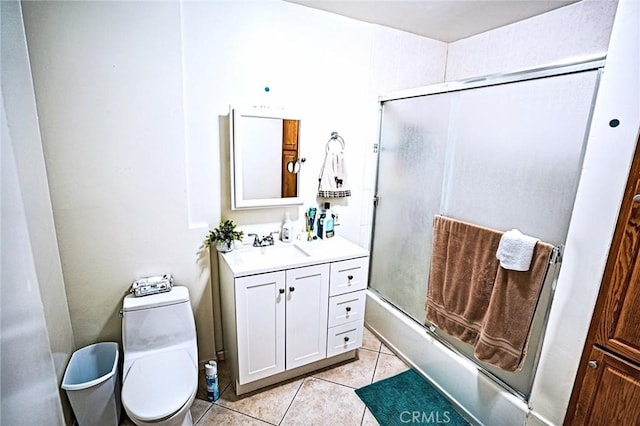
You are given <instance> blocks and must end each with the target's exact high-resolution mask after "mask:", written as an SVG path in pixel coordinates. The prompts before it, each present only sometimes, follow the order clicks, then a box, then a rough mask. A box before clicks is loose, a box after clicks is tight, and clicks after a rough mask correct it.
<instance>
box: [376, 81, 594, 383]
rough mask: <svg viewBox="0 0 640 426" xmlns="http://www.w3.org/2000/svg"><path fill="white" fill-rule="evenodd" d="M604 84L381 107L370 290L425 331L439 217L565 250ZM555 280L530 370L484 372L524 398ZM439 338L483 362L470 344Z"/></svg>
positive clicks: (459, 95) (535, 331)
mask: <svg viewBox="0 0 640 426" xmlns="http://www.w3.org/2000/svg"><path fill="white" fill-rule="evenodd" d="M597 78H598V71H589V72H581V73H575V74H568V75H561V76H555V77H547V78H544V79H537V80H530V81H522V82H517V83H510V84H503V85H497V86H489V87H482V88H476V89H469V90H464V91H458V92H449V93H440V94H434V95H425V96H419V97H415V98H409V99H400V100H394V101H386V102H384V104H383V109H382V126H381V134H380V145H379V149H380V151H379V165H378V184H377V195H378V197H379V205H378V207H377V208H376V209H375V222H374V231H373V241H372V257H371V275H370V286H371V287H372V288H373V289H375V290H376V291H378V292H379V293H380V294H381V295H382V296H383V297H384V298H385V299H387V300H388V301H389V302H391V303H392V304H394V305H395V306H397V307H398V308H399V309H401V310H403V311H404V312H406V313H407V314H408V315H409V316H411V317H412V318H414V319H415V320H416V321H418V322H420V323H423V324H424V321H425V311H424V302H425V297H426V292H427V286H428V283H427V281H428V276H429V268H430V258H431V246H432V242H431V240H432V220H433V216H434V215H435V214H442V215H445V216H449V217H453V218H456V219H460V220H464V221H468V222H471V223H475V224H478V225H482V226H486V227H490V228H494V229H497V230H500V231H506V230H509V229H511V228H518V229H520V230H521V231H522V232H524V233H526V234H530V235H534V236H536V237H537V238H539V239H541V240H543V241H546V242H549V243H551V244H554V245H559V244H562V243H564V241H565V238H566V234H567V229H568V226H569V221H570V217H571V212H572V209H573V203H574V199H575V193H576V189H577V186H578V180H579V177H580V171H581V167H582V157H583V151H584V142H585V140H586V131H587V128H588V123H589V117H590V114H591V107H592V103H593V97H594V91H595V87H596V83H597ZM555 272H556V268H554V269H553V273H551V274H549V276H548V279H547V281H546V282H545V286H544V288H543V291H542V296H541V298H540V302H539V305H538V309H537V311H536V315H535V319H534V324H533V327H532V333H531V337H530V341H529V347H528V355H527V359H526V361H525V365H524V368H523V369H522V371H519V372H515V373H508V372H504V371H502V370H499V369H497V368H493V367H490V366H488V365H484V367H485V368H486V369H487V370H488V371H490V372H492V373H493V374H495V375H496V376H497V377H498V378H500V379H501V380H502V381H504V382H505V383H507V384H509V385H510V386H511V387H512V388H513V389H516V390H517V391H519V392H520V393H522V394H523V395H528V394H529V392H530V389H531V383H532V378H533V374H534V369H535V354H536V353H537V350H538V347H539V344H540V338H541V336H542V331H543V328H544V325H545V324H544V321H545V316H544V314H545V313H546V311H547V307H548V305H549V303H550V295H551V284H552V280H553V278H554V276H555V275H554V274H555ZM439 333H440V332H439ZM442 334H443V338H444V339H445V340H447V341H449V342H450V343H451V344H453V345H454V346H456V348H458V350H460V351H461V352H463V353H466V354H468V355H469V358H470V359H474V358H473V355H472V354H473V351H472V348H471V346H470V345H467V344H465V343H462V342H460V341H458V340H457V339H455V338H453V337H450V336H447V335H446V334H444V333H442Z"/></svg>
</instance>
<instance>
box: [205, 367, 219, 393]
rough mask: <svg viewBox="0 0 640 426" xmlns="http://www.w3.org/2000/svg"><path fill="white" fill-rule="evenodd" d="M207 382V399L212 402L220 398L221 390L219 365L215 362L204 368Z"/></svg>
mask: <svg viewBox="0 0 640 426" xmlns="http://www.w3.org/2000/svg"><path fill="white" fill-rule="evenodd" d="M204 374H205V376H204V377H205V382H206V384H207V399H208V400H209V401H211V402H214V401H217V400H218V398H220V389H219V387H218V364H216V362H215V361H209V363H208V364H206V365H205V366H204Z"/></svg>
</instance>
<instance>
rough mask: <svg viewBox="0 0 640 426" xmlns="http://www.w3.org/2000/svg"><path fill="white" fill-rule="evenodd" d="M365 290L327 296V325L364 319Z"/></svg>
mask: <svg viewBox="0 0 640 426" xmlns="http://www.w3.org/2000/svg"><path fill="white" fill-rule="evenodd" d="M365 293H366V292H365V291H364V290H361V291H355V292H353V293H346V294H342V295H340V296H334V297H331V298H329V327H335V326H337V325H342V324H346V323H348V322H352V321H358V320H362V319H364V300H365V296H366V295H365Z"/></svg>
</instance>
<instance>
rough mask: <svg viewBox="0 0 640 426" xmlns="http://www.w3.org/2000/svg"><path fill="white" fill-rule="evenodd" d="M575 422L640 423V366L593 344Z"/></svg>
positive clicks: (579, 423) (577, 423)
mask: <svg viewBox="0 0 640 426" xmlns="http://www.w3.org/2000/svg"><path fill="white" fill-rule="evenodd" d="M589 367H590V368H588V369H587V372H586V373H585V376H584V381H583V382H582V387H581V391H580V396H579V398H578V403H577V406H576V411H575V415H574V418H573V421H572V422H571V424H573V425H590V426H591V425H593V426H597V425H637V424H639V423H640V368H638V367H637V366H635V365H633V364H631V363H629V362H626V361H624V360H622V359H621V358H618V357H616V356H614V355H612V354H609V353H607V352H604V351H602V350H601V349H599V348H597V347H593V349H592V351H591V356H590V360H589Z"/></svg>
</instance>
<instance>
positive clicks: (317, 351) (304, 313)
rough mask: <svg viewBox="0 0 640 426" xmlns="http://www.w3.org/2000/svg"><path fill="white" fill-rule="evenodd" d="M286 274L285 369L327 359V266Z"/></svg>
mask: <svg viewBox="0 0 640 426" xmlns="http://www.w3.org/2000/svg"><path fill="white" fill-rule="evenodd" d="M286 272H287V327H286V328H287V332H286V339H287V356H286V364H287V370H290V369H292V368H296V367H300V366H301V365H305V364H308V363H310V362H313V361H318V360H321V359H324V358H326V356H327V318H328V312H327V309H328V305H329V264H323V265H316V266H308V267H305V268H297V269H289V270H287V271H286Z"/></svg>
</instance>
